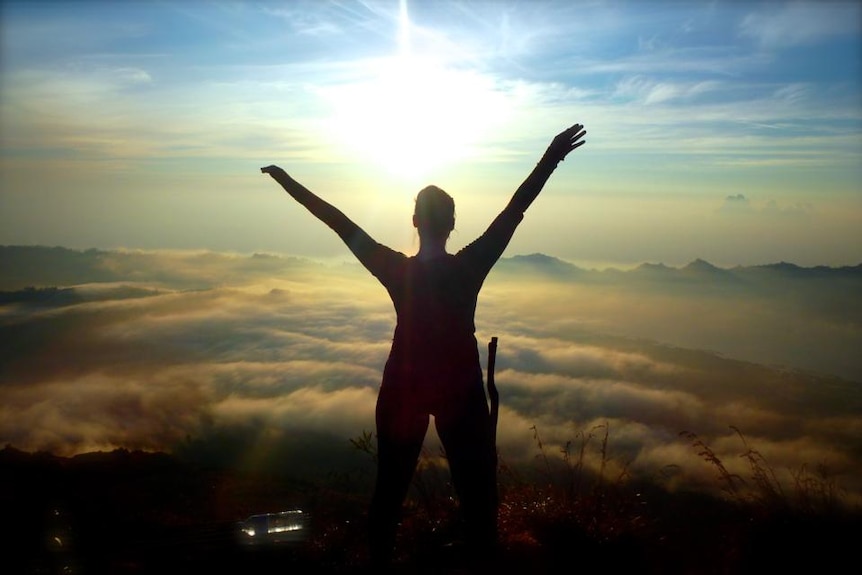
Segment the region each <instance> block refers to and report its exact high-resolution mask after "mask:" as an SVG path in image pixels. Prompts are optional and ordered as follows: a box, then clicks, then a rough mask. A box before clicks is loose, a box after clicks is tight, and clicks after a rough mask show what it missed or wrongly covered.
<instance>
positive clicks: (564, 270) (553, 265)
mask: <svg viewBox="0 0 862 575" xmlns="http://www.w3.org/2000/svg"><path fill="white" fill-rule="evenodd" d="M498 265H500V266H503V267H507V268H510V269H521V270H527V269H530V270H533V271H537V272H542V273H545V274H547V275H566V274H568V275H572V276H583V275H586V274H607V273H612V274H636V275H641V276H644V275H655V276H660V275H665V276H673V275H681V274H685V275H688V276H692V275H699V276H724V277H730V276H734V275H740V274H741V275H745V274H755V273H761V272H768V273H775V274H782V275H785V276H793V275H795V276H797V277H806V276H807V277H823V276H824V275H830V274H837V275H843V276H860V277H862V263H860V264H857V265H855V266H839V267H830V266H823V265H820V266H814V267H802V266H798V265H796V264H793V263H788V262H784V261H782V262H778V263H771V264H760V265H750V266H741V265H740V266H735V267H731V268H722V267H718V266H716V265H714V264H712V263H710V262H708V261H706V260H704V259H701V258H697V259H695V260H693V261H691V262H689V263H688V264H686V265H685V266H682V267H673V266H668V265H666V264H664V263H651V262H644V263H642V264H640V265H639V266H637V267H635V268H633V269H630V270H620V269H616V268H607V269H604V270H596V269H586V268H582V267H579V266H577V265H576V264H573V263H569V262H567V261H565V260H561V259H559V258H556V257H554V256H549V255H546V254H542V253H533V254H529V255H517V256H512V257H508V258H502V259H501V260H500V262H499V264H498Z"/></svg>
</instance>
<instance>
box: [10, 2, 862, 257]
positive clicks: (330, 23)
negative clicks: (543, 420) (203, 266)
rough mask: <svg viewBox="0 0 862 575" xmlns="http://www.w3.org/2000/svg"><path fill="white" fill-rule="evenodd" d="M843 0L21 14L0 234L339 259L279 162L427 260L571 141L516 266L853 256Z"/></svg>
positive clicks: (858, 199)
mask: <svg viewBox="0 0 862 575" xmlns="http://www.w3.org/2000/svg"><path fill="white" fill-rule="evenodd" d="M860 22H862V9H860V6H859V4H858V3H854V2H812V3H806V2H742V1H733V2H658V1H648V2H550V1H548V2H543V1H540V2H502V1H494V0H489V1H487V2H469V3H468V2H431V1H413V2H398V1H395V0H393V1H388V2H339V3H335V2H322V1H321V2H317V1H315V2H202V1H200V2H174V3H172V2H106V1H103V2H79V1H74V2H28V3H25V2H4V3H3V4H2V54H3V56H2V68H0V80H2V82H0V122H2V131H0V150H2V156H0V243H4V244H48V245H66V246H69V247H82V248H86V247H129V248H145V249H162V248H172V249H213V250H229V251H240V252H247V251H255V250H269V251H277V252H286V253H293V254H299V255H308V256H313V257H327V258H328V257H335V258H341V257H345V258H346V257H347V255H346V252H345V250H344V248H343V247H342V246H340V245H339V243H338V240H337V239H336V238H334V237H330V236H331V233H330V232H329V231H328V230H326V229H324V228H323V226H320V224H319V223H317V222H315V221H313V220H312V218H311V217H310V216H308V215H307V214H305V213H303V212H302V211H301V208H299V207H298V206H296V205H292V204H291V202H290V200H289V199H288V198H285V197H284V196H283V195H282V194H280V193H279V190H278V189H277V188H276V187H274V184H273V183H272V182H269V181H267V180H266V179H265V177H263V176H261V175H260V174H259V173H258V171H257V170H258V168H259V167H260V166H262V165H266V164H269V163H278V164H280V165H282V166H283V167H284V168H285V169H286V170H288V172H290V173H291V174H293V175H294V176H295V177H296V178H297V179H299V180H300V181H301V182H303V183H305V184H306V185H307V186H309V187H310V188H312V189H313V190H315V191H316V192H318V193H319V194H321V195H322V196H323V197H325V198H327V199H329V200H330V201H332V202H333V203H335V204H336V205H338V206H339V207H342V208H343V209H344V210H345V211H346V212H347V213H348V214H349V215H351V216H352V217H353V218H354V219H355V220H357V222H358V223H359V224H360V225H362V226H363V227H364V228H365V229H366V230H367V231H369V233H371V234H372V235H373V236H374V237H375V238H377V239H378V240H379V241H382V242H384V243H387V244H390V245H392V246H393V247H396V248H397V249H402V250H404V251H407V252H410V251H412V250H415V249H416V247H417V244H416V238H415V236H414V234H413V230H412V228H411V226H410V218H409V216H410V213H411V209H412V206H411V202H412V199H413V197H415V193H416V191H417V190H418V189H420V188H421V187H422V186H423V185H425V184H427V183H437V184H438V185H440V186H441V187H443V188H444V189H447V190H448V191H450V193H452V195H453V196H454V197H455V199H456V203H457V206H458V223H457V225H456V228H457V232H456V234H455V235H454V236H453V238H452V240H451V241H450V247H451V248H452V249H457V248H458V247H459V246H460V245H463V244H465V243H467V242H469V241H470V240H472V239H473V237H475V236H476V235H477V234H478V233H481V231H482V229H483V228H484V226H486V225H487V223H488V222H489V221H490V220H491V219H492V218H493V216H494V215H495V213H496V211H497V210H499V209H500V208H502V206H503V205H504V204H505V202H506V200H507V199H508V195H509V194H510V193H511V192H512V191H513V190H514V189H515V188H516V187H517V185H518V184H519V183H520V181H521V180H522V179H523V177H525V176H526V174H527V173H528V172H529V170H530V169H531V168H532V166H533V165H534V163H535V161H536V160H537V159H538V157H539V156H540V155H541V152H542V151H543V149H544V147H545V146H546V145H547V143H548V142H549V141H550V139H551V137H553V135H554V134H555V133H556V132H558V131H559V130H561V129H562V128H564V127H566V126H567V125H569V124H571V123H574V122H581V123H584V124H585V125H586V126H587V130H588V132H589V135H588V138H587V139H588V143H587V145H586V146H585V147H583V148H581V149H579V150H578V151H577V152H576V153H575V155H574V156H573V157H572V158H571V159H570V160H567V161H566V162H565V163H564V164H562V165H561V166H560V168H559V169H558V171H557V173H555V174H554V176H553V178H552V180H551V182H550V183H549V185H548V186H547V188H546V190H545V193H544V194H543V196H542V197H541V198H540V199H539V201H537V202H536V204H535V205H534V206H533V207H532V208H531V210H530V213H529V214H528V216H527V219H525V222H524V225H523V226H522V228H521V229H520V230H519V232H518V235H517V236H516V238H515V240H514V241H513V243H512V245H511V246H510V250H509V254H510V255H511V254H515V253H530V252H535V251H541V252H544V253H549V254H552V255H557V256H559V257H563V258H565V259H568V260H571V261H573V262H575V263H581V264H584V263H586V264H590V263H595V264H597V265H631V264H634V263H637V262H640V261H664V262H666V263H671V264H674V263H685V262H686V261H690V260H691V259H694V258H697V257H703V258H706V259H709V260H710V261H713V262H715V263H718V264H725V265H735V264H749V263H768V262H772V261H779V260H786V261H793V262H795V263H799V264H802V265H815V264H828V265H847V264H856V263H859V262H860V261H862V235H860V232H859V230H860V229H862V192H860V189H862V186H860V183H862V167H860V166H862V161H860V160H862V56H860V54H862V24H860Z"/></svg>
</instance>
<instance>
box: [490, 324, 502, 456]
mask: <svg viewBox="0 0 862 575" xmlns="http://www.w3.org/2000/svg"><path fill="white" fill-rule="evenodd" d="M496 361H497V338H496V337H492V338H491V341H489V342H488V397H490V398H491V439H492V440H493V443H494V451H495V452H496V451H497V418H498V417H499V416H500V392H499V391H497V385H496V384H495V383H494V364H495V363H496Z"/></svg>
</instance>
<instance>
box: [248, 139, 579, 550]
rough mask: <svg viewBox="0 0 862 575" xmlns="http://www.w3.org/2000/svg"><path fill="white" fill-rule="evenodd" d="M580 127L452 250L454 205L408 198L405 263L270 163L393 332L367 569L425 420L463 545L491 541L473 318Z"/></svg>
mask: <svg viewBox="0 0 862 575" xmlns="http://www.w3.org/2000/svg"><path fill="white" fill-rule="evenodd" d="M585 134H586V132H585V131H584V130H583V126H582V125H581V124H575V125H574V126H572V127H570V128H568V129H567V130H565V131H563V132H562V133H560V134H559V135H557V136H556V137H555V138H554V139H553V141H552V142H551V145H550V146H549V147H548V149H547V151H546V152H545V154H544V155H543V156H542V158H541V160H539V163H538V164H537V165H536V167H535V168H534V169H533V171H532V172H531V173H530V175H529V176H528V177H527V179H526V180H524V182H523V183H522V184H521V186H520V187H519V188H518V189H517V190H516V191H515V193H514V195H513V196H512V199H511V200H510V201H509V204H508V205H507V206H506V207H505V208H504V209H503V211H502V212H500V214H499V215H498V216H497V217H496V219H494V221H493V222H492V223H491V225H490V226H489V227H488V229H487V230H486V231H485V233H484V234H482V236H481V237H479V238H478V239H477V240H475V241H474V242H473V243H471V244H470V245H468V246H467V247H465V248H463V249H462V250H461V251H459V252H458V253H457V254H449V253H447V252H446V241H447V239H448V238H449V233H450V232H451V231H452V229H453V228H454V226H455V203H454V201H453V200H452V197H451V196H449V194H447V193H446V192H444V191H443V190H441V189H440V188H438V187H436V186H428V187H426V188H424V189H423V190H422V191H420V192H419V195H418V196H417V198H416V205H415V212H414V215H413V225H414V226H415V227H416V229H417V230H418V233H419V252H418V253H417V254H416V255H415V256H412V257H408V256H406V255H404V254H402V253H400V252H396V251H394V250H392V249H390V248H388V247H386V246H383V245H381V244H379V243H377V242H375V241H374V240H373V239H372V238H371V237H370V236H369V235H368V234H367V233H365V231H363V230H362V229H361V228H360V227H359V226H357V225H356V224H355V223H353V221H351V220H350V219H349V218H348V217H347V216H345V215H344V214H343V213H341V211H339V210H338V209H337V208H335V207H334V206H332V205H330V204H329V203H327V202H325V201H324V200H322V199H320V198H319V197H318V196H316V195H315V194H313V193H312V192H311V191H309V190H308V189H306V188H305V187H304V186H302V185H301V184H299V183H298V182H297V181H296V180H294V179H293V178H291V177H290V176H288V175H287V174H286V173H285V172H284V170H282V169H281V168H279V167H277V166H268V167H266V168H262V169H261V171H262V172H264V173H267V174H269V175H270V176H272V177H273V178H274V179H275V180H276V181H277V182H278V183H279V184H281V186H282V187H283V188H284V189H285V190H286V191H287V193H288V194H290V195H291V196H292V197H293V198H294V199H296V201H298V202H299V203H300V204H302V205H303V206H305V207H306V208H307V209H308V210H309V211H310V212H311V213H312V214H314V215H315V216H317V218H319V219H320V220H321V221H323V222H324V223H325V224H326V225H328V226H329V227H330V228H332V229H333V230H334V231H335V233H337V234H338V235H339V237H341V239H342V240H343V241H344V243H345V244H347V247H348V248H350V251H352V252H353V254H354V255H355V256H356V257H357V258H358V259H359V261H360V262H361V263H362V265H364V266H365V267H366V268H367V269H368V271H370V272H371V273H372V274H373V275H374V276H375V277H376V278H377V279H378V280H380V282H381V283H382V284H383V286H384V287H385V288H386V290H387V291H388V292H389V296H390V297H391V298H392V303H393V304H394V306H395V312H396V316H397V324H396V326H395V335H394V337H393V340H392V349H391V351H390V353H389V358H388V360H387V361H386V367H385V368H384V371H383V382H382V384H381V386H380V393H379V395H378V398H377V412H376V424H377V441H378V467H377V483H376V486H375V489H374V496H373V499H372V502H371V509H370V512H369V530H370V533H369V537H370V544H371V559H372V562H373V563H375V564H378V565H382V564H386V563H388V562H389V560H390V557H391V553H392V549H393V546H394V541H395V532H396V526H397V523H398V518H399V515H400V511H401V505H402V503H403V501H404V498H405V497H406V495H407V490H408V488H409V486H410V481H411V478H412V476H413V472H414V470H415V468H416V464H417V462H418V458H419V453H420V450H421V448H422V442H423V439H424V438H425V432H426V431H427V429H428V422H429V416H430V415H433V416H434V422H435V425H436V427H437V434H438V435H439V437H440V440H441V441H442V443H443V447H444V448H445V450H446V457H447V460H448V463H449V468H450V471H451V474H452V482H453V484H454V486H455V491H456V493H457V495H458V499H459V502H460V506H461V511H462V514H463V517H464V519H465V524H466V525H465V526H466V533H467V535H466V537H467V543H468V544H469V545H470V546H471V548H472V549H473V550H474V551H476V552H478V553H480V554H483V553H485V552H488V551H490V550H492V549H493V547H494V545H495V543H496V539H497V516H496V514H497V482H496V453H495V447H494V445H493V440H492V435H491V433H492V430H491V427H490V416H489V411H488V404H487V401H486V398H485V391H484V388H483V382H482V367H481V364H480V361H479V352H478V346H477V342H476V337H475V333H474V332H475V325H474V319H473V318H474V314H475V311H476V300H477V298H478V295H479V289H480V288H481V287H482V283H483V282H484V280H485V276H487V275H488V272H489V271H490V270H491V267H492V266H493V265H494V263H496V261H497V259H499V257H500V255H501V254H502V253H503V250H504V249H505V248H506V245H507V244H508V243H509V240H510V239H511V237H512V234H513V233H514V232H515V228H516V227H517V226H518V224H519V223H520V222H521V219H522V218H523V214H524V211H525V210H526V209H527V208H528V207H529V206H530V204H531V203H532V202H533V200H534V199H535V198H536V196H537V195H538V194H539V192H540V191H541V190H542V187H543V186H544V185H545V182H546V181H547V180H548V178H549V177H550V176H551V173H553V171H554V169H555V168H556V167H557V164H558V163H559V162H560V161H562V160H563V159H564V158H565V157H566V155H568V154H569V152H571V151H572V150H574V149H575V148H577V147H579V146H581V145H582V144H583V143H584V140H583V137H584V135H585Z"/></svg>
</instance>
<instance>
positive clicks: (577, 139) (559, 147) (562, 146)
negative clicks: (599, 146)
mask: <svg viewBox="0 0 862 575" xmlns="http://www.w3.org/2000/svg"><path fill="white" fill-rule="evenodd" d="M586 134H587V131H586V130H584V125H583V124H575V125H574V126H571V127H570V128H567V129H566V130H563V131H562V132H560V133H559V134H557V135H556V137H555V138H554V139H553V140H552V141H551V145H550V146H548V150H547V151H546V152H545V156H544V157H545V158H546V159H548V160H551V161H553V162H554V163H558V162H562V161H563V160H565V159H566V156H568V155H569V152H571V151H572V150H574V149H575V148H578V147H580V146H583V145H584V144H586V143H587V141H586V140H584V139H583V137H584V136H586Z"/></svg>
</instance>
